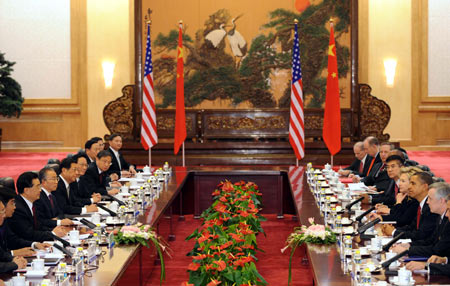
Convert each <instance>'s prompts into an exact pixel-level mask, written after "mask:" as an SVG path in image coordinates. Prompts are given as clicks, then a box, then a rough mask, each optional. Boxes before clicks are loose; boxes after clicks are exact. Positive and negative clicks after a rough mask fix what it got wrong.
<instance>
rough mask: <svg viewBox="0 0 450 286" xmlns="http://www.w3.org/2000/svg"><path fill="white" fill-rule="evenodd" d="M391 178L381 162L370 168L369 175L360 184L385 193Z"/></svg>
mask: <svg viewBox="0 0 450 286" xmlns="http://www.w3.org/2000/svg"><path fill="white" fill-rule="evenodd" d="M390 180H391V178H389V176H388V174H387V171H386V165H384V164H383V162H380V163H376V164H374V166H373V167H372V170H371V171H370V173H369V175H368V176H367V177H364V178H363V179H362V180H361V182H363V183H364V184H365V185H366V186H375V187H376V188H377V190H378V191H386V190H387V189H388V187H389V184H390Z"/></svg>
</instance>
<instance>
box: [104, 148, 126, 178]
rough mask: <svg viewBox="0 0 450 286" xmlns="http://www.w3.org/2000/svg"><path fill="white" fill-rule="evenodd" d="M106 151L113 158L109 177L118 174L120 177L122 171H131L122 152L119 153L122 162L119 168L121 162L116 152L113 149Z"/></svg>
mask: <svg viewBox="0 0 450 286" xmlns="http://www.w3.org/2000/svg"><path fill="white" fill-rule="evenodd" d="M106 150H107V151H108V152H109V153H110V154H111V156H112V160H111V166H110V167H109V169H108V174H109V175H111V174H117V175H118V176H119V177H120V171H122V170H126V171H128V170H129V169H130V164H129V163H128V162H127V161H125V158H124V157H123V156H122V154H120V152H119V160H120V166H119V161H118V160H117V157H116V155H115V154H114V152H113V151H112V150H111V147H109V148H108V149H106ZM121 167H122V168H121Z"/></svg>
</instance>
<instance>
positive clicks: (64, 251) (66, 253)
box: [53, 243, 72, 257]
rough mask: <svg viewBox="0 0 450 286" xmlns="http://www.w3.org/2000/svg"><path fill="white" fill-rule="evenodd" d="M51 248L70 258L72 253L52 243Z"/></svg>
mask: <svg viewBox="0 0 450 286" xmlns="http://www.w3.org/2000/svg"><path fill="white" fill-rule="evenodd" d="M53 247H54V248H56V249H58V250H59V251H61V252H62V253H64V254H65V255H67V256H69V257H72V253H70V251H68V250H67V249H65V248H64V247H62V246H61V245H59V244H57V243H54V244H53Z"/></svg>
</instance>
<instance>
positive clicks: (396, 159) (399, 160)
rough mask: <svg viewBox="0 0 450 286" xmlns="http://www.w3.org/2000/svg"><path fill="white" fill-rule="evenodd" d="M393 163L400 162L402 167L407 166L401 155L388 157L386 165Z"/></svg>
mask: <svg viewBox="0 0 450 286" xmlns="http://www.w3.org/2000/svg"><path fill="white" fill-rule="evenodd" d="M391 161H398V162H399V163H400V167H401V166H403V165H404V164H405V160H404V159H403V158H402V157H401V156H399V155H391V156H389V157H387V159H386V163H389V162H391Z"/></svg>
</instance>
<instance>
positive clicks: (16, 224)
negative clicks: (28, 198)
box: [8, 195, 53, 242]
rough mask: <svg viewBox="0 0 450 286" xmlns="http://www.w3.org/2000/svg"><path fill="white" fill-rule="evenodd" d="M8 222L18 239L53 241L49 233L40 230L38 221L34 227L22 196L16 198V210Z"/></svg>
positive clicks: (30, 213)
mask: <svg viewBox="0 0 450 286" xmlns="http://www.w3.org/2000/svg"><path fill="white" fill-rule="evenodd" d="M8 220H9V227H10V228H11V230H12V231H13V232H14V233H15V234H16V235H17V236H19V237H21V238H23V239H26V240H31V241H38V242H42V241H45V240H53V236H52V235H51V233H50V231H46V230H42V228H41V227H40V223H39V220H37V225H36V227H35V225H34V217H33V213H32V212H31V210H30V208H29V207H28V205H27V203H26V202H25V200H24V199H23V198H22V196H20V195H18V196H16V210H15V212H14V214H13V216H12V217H11V218H9V219H8Z"/></svg>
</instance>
